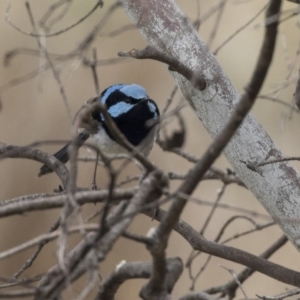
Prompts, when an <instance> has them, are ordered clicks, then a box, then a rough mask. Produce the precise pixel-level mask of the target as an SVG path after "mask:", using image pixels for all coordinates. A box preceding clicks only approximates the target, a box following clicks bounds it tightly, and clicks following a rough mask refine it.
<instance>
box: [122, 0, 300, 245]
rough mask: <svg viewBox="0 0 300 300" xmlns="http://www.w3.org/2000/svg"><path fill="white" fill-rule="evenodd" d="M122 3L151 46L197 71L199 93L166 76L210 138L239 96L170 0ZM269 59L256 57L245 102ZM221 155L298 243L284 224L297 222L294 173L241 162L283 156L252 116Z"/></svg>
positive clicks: (298, 185)
mask: <svg viewBox="0 0 300 300" xmlns="http://www.w3.org/2000/svg"><path fill="white" fill-rule="evenodd" d="M280 3H281V1H270V6H269V9H268V11H269V13H268V15H270V14H274V12H275V11H276V10H278V9H279V8H280ZM123 7H124V8H125V10H126V12H127V13H128V15H129V16H130V18H131V19H132V21H133V23H134V24H135V25H136V26H137V27H138V28H139V30H140V31H141V33H142V34H143V35H144V37H145V39H146V40H147V42H148V43H149V44H150V45H151V46H153V47H155V48H156V49H158V50H159V51H162V52H164V53H166V54H167V55H169V56H171V57H175V58H177V59H178V60H179V61H180V62H182V63H184V64H185V65H187V67H189V68H190V69H192V70H195V69H197V70H199V71H200V72H201V73H202V74H203V76H204V78H205V79H206V83H207V87H206V89H205V90H204V91H202V92H200V91H199V90H196V89H193V88H192V86H191V84H190V83H189V82H188V81H187V80H186V79H185V78H184V77H182V76H181V75H179V74H178V73H175V72H174V73H173V74H172V75H173V76H174V77H175V80H176V82H177V84H178V85H179V87H180V88H181V91H182V93H183V94H184V96H185V97H186V99H187V100H188V101H189V102H190V103H191V105H192V107H193V108H194V109H195V112H196V114H197V115H198V117H199V119H201V121H202V123H203V125H204V126H205V127H206V129H207V130H208V132H209V133H210V135H211V136H212V137H213V138H215V137H216V136H218V134H219V133H220V132H221V130H222V128H224V125H225V124H226V123H227V121H228V119H229V117H230V116H231V115H232V112H233V110H234V109H235V107H236V104H237V102H238V99H240V96H239V95H238V93H237V91H236V90H235V88H234V87H233V85H232V84H231V82H230V81H229V79H228V77H227V76H226V74H225V73H224V71H223V70H222V69H221V67H220V65H219V64H218V62H217V61H216V59H215V57H214V56H213V54H212V53H211V52H209V50H208V48H207V47H206V45H205V43H204V42H203V41H202V40H201V38H200V37H199V35H198V33H197V32H196V31H195V30H194V28H193V26H192V25H191V24H189V23H188V22H187V19H186V17H185V15H184V14H183V13H182V12H181V11H180V10H179V8H178V7H177V6H176V4H175V2H174V1H173V0H165V1H159V0H153V1H143V2H141V1H138V0H124V1H123ZM276 20H277V19H275V22H274V23H272V24H268V27H267V29H266V31H267V32H270V33H271V35H272V36H270V37H266V39H265V42H264V45H267V47H270V48H269V49H268V50H267V49H265V50H264V49H263V51H262V52H261V56H260V57H261V58H265V56H266V54H267V55H269V54H270V49H271V48H273V46H274V42H275V36H274V34H275V33H276V27H277V21H276ZM268 39H269V40H268ZM191 45H192V47H191ZM270 59H271V56H270V57H268V58H266V60H265V61H261V60H259V63H258V66H259V68H261V70H262V71H259V72H256V75H257V78H255V80H252V81H251V83H252V84H250V85H249V87H248V91H249V94H248V93H246V95H247V96H248V97H249V103H251V101H252V99H253V97H255V95H256V94H257V91H258V90H259V88H260V87H261V85H262V83H263V80H262V77H264V76H265V75H266V73H267V67H268V64H269V63H270ZM233 67H234V66H233ZM256 75H255V76H256ZM250 106H251V105H250ZM200 139H201V137H200V136H199V140H200ZM224 153H225V155H226V157H227V158H228V160H229V162H230V163H231V164H232V165H233V167H234V169H235V171H236V173H237V175H238V176H239V178H240V179H241V180H242V181H243V182H244V183H245V185H246V186H247V187H248V188H249V189H250V190H251V191H252V192H253V194H254V195H255V196H256V197H257V199H258V200H259V201H260V202H261V204H262V205H263V206H264V207H265V208H266V209H267V211H268V212H269V213H270V214H271V216H272V217H273V219H274V220H275V221H276V222H277V223H278V224H279V225H280V226H281V228H282V230H283V231H284V232H285V234H286V235H287V236H288V238H289V239H290V240H291V241H292V242H293V243H294V245H295V246H296V247H297V248H298V247H300V239H299V236H300V228H299V226H298V224H297V222H287V219H293V220H297V219H299V216H300V202H299V198H300V177H299V175H298V173H297V172H296V170H295V169H294V168H292V167H291V166H290V165H289V164H288V163H286V162H282V163H278V164H276V165H275V164H274V165H269V166H267V167H264V168H261V170H260V171H261V172H259V173H257V172H253V171H251V170H249V169H248V168H247V166H246V165H245V163H243V162H252V163H255V162H260V161H264V160H266V158H269V159H274V158H279V157H282V156H283V155H282V154H281V153H280V151H279V150H278V149H277V148H276V146H275V145H274V143H273V142H272V140H271V139H270V137H269V136H268V134H267V133H266V132H264V130H263V129H262V128H261V126H260V125H259V124H258V123H257V121H256V120H255V119H254V118H253V116H252V115H248V116H247V117H246V118H245V119H244V121H243V124H242V125H241V126H240V127H239V129H238V130H237V131H236V132H235V135H234V137H233V138H232V139H231V141H230V143H229V144H228V145H227V146H226V148H225V150H224ZM191 185H192V184H191Z"/></svg>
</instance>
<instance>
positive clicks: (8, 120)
mask: <svg viewBox="0 0 300 300" xmlns="http://www.w3.org/2000/svg"><path fill="white" fill-rule="evenodd" d="M176 2H177V4H178V5H179V6H180V8H181V9H182V10H183V12H184V13H185V14H186V15H187V17H188V18H189V19H190V20H191V21H194V20H196V19H197V18H198V17H199V16H200V18H201V17H203V16H205V15H207V12H209V11H211V9H212V8H213V7H215V6H216V5H219V4H220V3H221V2H223V3H226V4H225V6H224V9H223V10H222V13H219V10H217V11H216V13H214V14H212V15H211V17H210V18H208V19H205V21H203V22H201V25H200V29H199V33H200V35H201V37H202V38H203V39H204V40H205V41H207V42H209V46H210V48H211V49H212V50H213V51H215V50H216V49H217V48H218V47H219V46H220V45H221V44H222V43H223V41H225V40H226V39H227V38H228V37H229V36H230V35H232V34H233V33H234V32H236V31H237V30H238V29H239V28H240V27H241V26H243V25H244V24H245V23H246V22H248V21H249V20H250V19H252V18H253V17H254V16H255V15H256V14H258V12H259V11H260V10H261V9H262V8H263V7H264V6H265V5H266V4H267V1H262V0H260V1H257V0H256V1H255V0H253V1H238V0H228V1H226V2H225V1H219V0H218V1H206V0H200V1H196V0H193V1H192V0H181V1H176ZM54 3H55V1H43V4H41V2H40V1H38V0H35V1H30V4H31V8H32V12H33V15H34V17H35V18H36V20H37V21H38V20H40V19H41V18H42V16H43V15H44V14H45V12H46V11H47V10H48V9H49V7H50V5H52V4H54ZM95 3H96V1H95V0H86V1H78V0H76V1H73V2H72V5H71V7H70V9H69V11H68V12H67V14H66V16H65V17H64V18H63V19H61V20H60V21H59V22H58V23H56V24H55V25H54V26H53V27H52V30H51V32H56V31H58V30H61V29H63V28H65V27H67V26H69V25H70V24H73V23H75V22H76V21H77V20H79V19H80V18H81V17H83V16H84V15H86V14H87V13H88V12H89V11H90V10H91V9H92V7H93V6H94V5H95ZM113 3H114V1H104V7H103V8H102V9H97V10H96V11H95V12H94V13H93V14H92V15H91V16H90V17H89V18H87V19H86V20H85V21H84V22H82V23H81V24H80V25H78V26H76V27H75V28H73V29H72V30H69V31H67V32H66V33H64V34H61V35H58V36H54V37H49V38H47V39H42V43H43V44H44V45H45V46H46V47H47V50H48V52H49V53H50V54H53V55H54V54H55V55H62V54H67V53H70V52H71V51H73V50H74V49H76V48H77V47H78V46H79V45H80V43H81V42H82V40H83V39H84V37H86V36H87V34H88V33H89V32H91V30H92V29H93V28H94V26H95V25H96V24H97V23H98V22H99V20H100V18H101V17H103V16H104V14H105V13H106V12H107V10H108V9H109V8H110V6H111V5H112V4H113ZM9 6H10V11H9V19H10V20H11V22H12V23H14V24H15V25H16V26H18V27H20V28H21V29H22V30H23V31H25V32H32V27H31V25H30V21H29V17H28V14H27V11H26V8H25V5H24V2H23V1H9V0H2V1H1V2H0V16H2V17H0V40H1V42H0V57H1V58H2V61H3V63H2V64H1V67H0V93H1V102H2V108H1V110H0V142H3V143H6V144H13V145H28V144H31V143H33V142H37V141H45V140H68V139H69V138H70V132H71V121H70V118H69V117H68V112H67V109H66V106H65V104H64V101H63V99H62V95H61V93H60V90H59V86H58V84H57V82H56V80H55V79H54V76H53V72H52V71H51V70H49V69H45V64H46V61H45V58H44V57H43V54H42V53H39V48H38V44H37V39H36V38H34V37H32V36H29V35H25V34H22V33H20V32H19V31H17V30H16V29H14V28H13V27H12V26H11V25H10V24H8V22H6V21H5V14H6V12H7V9H8V7H9ZM296 8H297V5H296V4H292V3H288V2H287V1H284V5H283V10H284V11H285V14H283V16H289V15H290V14H291V12H292V11H293V10H295V9H296ZM263 19H264V12H263V13H261V14H260V15H259V16H258V17H257V18H256V19H255V20H254V21H253V22H252V23H251V24H250V25H249V26H248V27H247V28H245V29H244V30H243V31H242V32H240V33H239V34H237V35H236V36H235V37H234V38H233V39H232V40H231V41H230V42H229V43H227V44H226V45H225V46H224V47H223V48H221V49H220V50H219V51H218V53H217V59H218V60H219V62H220V64H221V65H222V66H223V68H224V69H225V71H226V73H227V74H228V77H229V78H230V79H231V81H232V82H233V84H234V85H235V86H236V88H237V89H238V90H239V92H241V93H242V92H243V88H244V87H245V86H246V85H247V83H248V81H249V78H250V76H251V74H252V71H253V69H254V66H255V62H256V59H257V55H258V53H259V50H260V46H261V41H262V36H263V32H264V28H263V23H262V22H263ZM216 20H219V22H220V24H219V27H218V28H217V31H216V34H215V37H214V38H213V39H212V32H213V31H214V28H215V26H216ZM299 21H300V19H299V16H297V15H296V16H294V17H292V18H289V19H288V20H286V21H285V22H283V23H282V24H281V26H280V35H279V38H278V43H277V49H276V54H275V57H274V61H273V65H272V68H271V70H270V72H269V75H268V78H267V82H266V83H265V85H264V88H263V91H262V94H264V95H267V94H268V95H271V96H273V97H277V98H278V99H281V100H283V101H284V102H285V103H287V104H289V105H292V99H293V93H294V91H295V82H296V79H297V75H298V71H299V43H300V40H299ZM129 24H130V20H129V18H128V17H127V15H126V14H125V12H124V11H123V10H122V8H118V9H116V10H115V11H114V13H113V14H112V15H111V16H110V19H109V21H108V22H107V23H106V25H105V26H104V27H103V28H102V30H101V31H100V32H99V34H98V35H97V37H96V38H95V40H94V43H93V48H96V49H97V57H98V59H99V60H104V59H115V58H117V57H118V56H117V53H118V52H119V51H129V50H131V49H132V48H137V49H142V48H143V47H145V46H146V42H145V41H144V40H143V38H142V36H141V35H140V34H139V32H138V31H137V30H136V29H130V30H126V31H124V32H122V33H121V34H117V35H115V34H114V35H111V33H113V32H115V31H116V30H119V29H122V28H123V29H124V28H125V29H126V26H127V25H129ZM20 48H23V49H32V50H35V52H32V53H31V52H27V53H19V54H18V55H16V56H14V57H13V58H12V59H11V60H10V61H9V63H8V64H5V63H4V62H5V57H6V54H7V53H8V52H10V51H12V50H14V49H20ZM297 52H298V53H297ZM84 55H85V57H87V58H92V49H91V48H90V49H88V50H87V51H86V52H85V53H84ZM55 67H56V68H57V70H58V72H59V76H60V78H61V82H62V84H63V86H64V89H65V93H66V96H67V99H68V102H69V105H70V110H71V115H72V117H74V115H75V113H76V112H77V110H78V109H79V108H80V107H81V106H82V104H83V103H84V102H85V101H86V100H87V99H89V98H90V97H93V96H95V85H94V81H93V77H92V72H91V69H90V68H88V67H86V66H84V65H83V64H82V60H81V59H80V58H79V57H73V58H69V59H68V60H65V61H61V62H59V61H56V62H55ZM97 71H98V76H99V83H100V89H101V90H103V89H104V88H106V87H107V86H109V85H111V84H114V83H138V84H141V85H142V86H144V87H145V88H146V89H147V91H148V94H149V96H150V97H151V98H152V99H154V100H155V101H156V102H157V103H158V106H159V108H160V110H162V109H163V108H164V106H165V105H166V102H167V99H168V98H169V97H170V94H171V91H172V90H173V88H174V80H173V78H172V76H171V75H170V74H169V72H168V70H167V67H166V66H165V65H163V64H161V63H158V62H154V61H147V60H143V61H138V60H133V59H122V60H120V61H117V62H116V63H110V64H106V65H103V66H99V67H98V68H97ZM32 72H35V74H33V73H32ZM28 74H33V75H34V76H33V75H32V76H31V75H28ZM30 76H31V77H32V78H31V77H30ZM29 78H30V79H29ZM16 79H17V81H16ZM23 79H24V80H23ZM12 82H14V83H13V84H12ZM20 82H21V83H20ZM16 83H18V84H16ZM19 83H20V84H19ZM283 86H285V88H284V89H283V88H282V87H283ZM277 90H278V91H277ZM274 91H275V92H276V91H277V92H276V93H275V92H274ZM272 92H273V93H272ZM270 93H272V94H270ZM181 101H183V99H182V95H181V94H180V91H179V92H178V93H177V94H176V97H175V99H174V104H173V106H172V107H173V108H174V107H175V106H176V105H178V103H180V102H181ZM253 114H254V115H255V116H256V118H257V119H258V120H259V122H260V123H261V124H262V126H263V128H264V129H265V130H266V131H267V132H268V134H269V135H270V136H271V138H272V139H273V140H274V142H275V143H276V144H277V146H278V147H279V148H280V149H281V150H282V152H283V153H284V154H285V155H286V156H299V154H298V153H299V149H300V139H299V138H297V137H298V136H299V124H300V120H299V114H298V113H297V112H294V111H293V110H292V109H291V108H290V107H288V106H284V105H282V104H279V103H277V102H273V101H270V100H266V99H258V101H257V103H256V104H255V107H254V109H253ZM182 115H183V117H184V120H185V122H186V127H187V136H186V143H185V145H184V150H186V151H187V152H189V153H190V154H193V155H196V156H201V154H202V153H203V152H204V151H205V150H206V148H207V147H208V145H209V144H210V142H211V138H210V136H209V135H208V134H207V132H206V131H205V129H204V128H203V127H202V124H201V122H200V121H199V120H198V119H197V117H196V116H195V114H194V112H193V111H192V109H191V108H190V107H188V106H186V107H185V108H184V109H183V110H182ZM176 128H178V123H177V122H176V120H175V121H174V122H171V123H170V124H169V125H168V127H167V130H168V132H169V133H171V132H172V130H174V129H176ZM40 148H41V149H43V150H45V151H47V152H50V153H53V152H55V151H56V150H58V148H59V145H57V144H56V145H49V144H47V145H43V146H41V147H40ZM80 156H81V157H92V156H93V153H91V152H88V151H87V150H84V149H82V150H81V152H80ZM150 159H151V161H152V162H153V163H155V164H156V165H158V166H159V167H160V168H162V169H163V170H165V171H166V172H170V171H174V172H178V173H185V172H187V171H188V170H189V169H190V168H191V167H192V165H191V164H190V163H188V162H187V161H185V160H184V159H182V158H180V157H178V156H176V155H174V154H170V153H166V152H163V151H162V150H161V149H160V148H159V147H158V146H155V148H154V151H153V152H152V154H151V156H150ZM293 164H294V165H295V166H296V168H299V167H300V165H299V164H297V163H294V162H293ZM40 166H41V165H40V164H39V163H37V162H34V161H29V160H19V159H14V160H13V159H6V160H2V161H1V165H0V199H1V200H7V199H11V198H14V197H19V196H22V195H29V194H35V193H45V192H47V193H48V192H49V193H50V192H52V191H53V190H54V189H55V188H57V187H58V185H59V183H60V182H59V179H58V178H57V176H56V175H55V174H51V175H47V176H44V177H42V178H37V174H38V171H39V168H40ZM216 166H217V167H219V168H221V169H222V170H224V171H226V168H230V165H229V164H228V162H227V161H226V159H225V158H224V157H220V158H219V159H218V161H217V163H216ZM137 172H138V169H137V168H136V167H135V166H130V167H127V168H126V170H125V171H124V174H122V176H121V178H126V176H132V175H134V174H135V173H137ZM92 177H93V164H91V163H80V164H79V176H78V181H77V182H78V186H81V187H90V186H91V183H92ZM107 183H108V180H107V173H106V171H105V170H104V169H103V168H99V170H98V176H97V184H98V186H99V187H101V188H105V187H107ZM178 184H179V182H178V181H172V183H171V187H172V189H173V188H175V187H176V186H178ZM221 187H222V183H221V182H218V181H205V182H202V183H201V184H200V186H199V187H198V188H197V191H196V192H195V193H194V194H193V196H194V197H195V198H198V199H201V200H206V201H210V202H213V201H215V199H216V197H217V194H218V191H219V189H220V188H221ZM221 201H222V203H224V204H230V205H233V206H237V207H241V208H245V209H249V210H252V211H255V212H258V213H261V214H266V212H265V211H264V209H263V208H262V207H261V205H260V204H259V202H258V201H257V200H256V199H255V197H254V196H253V195H252V194H251V193H250V192H249V191H247V190H246V189H244V188H242V187H238V186H236V185H230V186H228V187H227V188H226V191H225V194H224V196H223V197H222V200H221ZM99 208H100V204H97V205H96V207H95V205H86V206H85V207H84V209H83V215H84V216H85V217H86V218H87V217H88V216H89V215H91V214H92V212H94V211H95V209H99ZM210 210H211V207H209V206H204V205H199V204H195V203H189V204H188V205H187V207H186V209H185V211H184V214H183V215H182V219H184V220H185V221H187V222H189V223H190V224H191V225H192V226H193V227H194V228H196V229H200V228H201V227H202V225H203V223H204V221H205V219H206V217H207V215H208V213H209V211H210ZM59 214H60V212H59V210H51V211H39V212H34V213H30V214H26V215H22V216H13V217H9V218H3V219H0V240H1V243H0V251H4V250H7V249H9V248H10V247H13V246H17V245H19V244H21V243H23V242H25V241H27V240H29V239H31V238H34V237H36V236H37V235H39V234H43V233H45V232H47V231H48V230H49V228H50V227H51V226H52V224H53V223H54V222H55V221H56V220H57V218H58V217H59ZM234 214H242V213H237V212H235V211H232V210H230V209H222V208H218V209H217V211H216V213H215V214H214V216H213V218H212V220H211V223H210V225H209V226H208V228H207V230H206V232H205V237H206V238H208V239H211V240H212V239H214V238H215V237H216V236H217V234H218V232H219V230H220V228H221V226H222V225H223V224H224V223H225V221H226V220H227V219H228V218H229V217H231V216H232V215H234ZM268 221H270V219H268V218H257V222H258V223H259V224H264V223H266V222H268ZM76 222H77V220H74V223H76ZM155 225H156V222H155V221H151V219H149V218H147V217H145V216H142V215H141V216H139V217H138V218H137V219H136V220H135V221H134V223H133V224H132V226H131V230H132V232H135V233H139V234H146V233H147V232H148V230H149V229H150V228H151V227H153V226H155ZM249 228H252V227H251V226H250V225H249V223H248V222H246V221H245V220H240V221H236V222H234V223H233V224H232V225H231V226H229V227H228V229H227V230H226V233H225V236H224V238H225V237H230V236H232V235H233V234H235V233H240V232H242V231H245V230H247V229H249ZM281 235H282V232H281V231H280V229H278V228H277V227H276V226H273V227H270V228H268V229H265V230H264V231H261V232H256V233H254V234H251V235H247V236H245V237H242V238H240V239H237V240H234V241H232V242H231V243H229V245H232V246H234V247H238V248H240V249H243V250H246V251H248V252H251V253H253V254H256V255H259V254H260V253H261V252H263V251H264V250H265V249H266V248H267V247H268V246H269V245H270V244H271V243H273V242H274V241H275V240H276V239H278V238H279V237H280V236H281ZM79 240H80V237H76V236H74V237H71V238H70V241H69V247H70V249H71V248H72V247H73V246H74V245H75V244H76V243H77V242H78V241H79ZM56 250H57V244H56V242H52V243H49V244H48V245H47V246H46V247H45V248H44V250H43V251H42V253H41V254H40V256H39V257H38V259H37V260H36V261H35V262H34V264H33V266H32V267H31V268H30V269H29V270H27V271H26V272H25V273H24V274H23V277H24V278H26V277H30V276H34V275H38V274H42V273H43V272H45V271H46V270H47V269H48V268H50V267H51V266H52V265H53V264H55V263H56V262H57V258H56ZM33 251H34V250H33V249H30V250H28V251H25V252H22V254H20V255H16V256H13V257H11V258H10V259H6V260H3V261H0V270H1V271H0V278H2V277H6V278H9V277H10V276H12V275H13V274H14V273H15V272H17V271H18V270H19V268H20V267H21V266H22V264H23V263H24V262H25V260H26V259H27V258H28V257H29V256H30V255H31V254H32V253H33ZM190 251H191V248H190V246H189V244H187V243H186V242H185V241H184V240H183V239H182V238H181V237H180V236H179V235H178V234H177V233H173V234H172V236H171V240H170V244H169V247H168V256H180V257H181V258H182V259H183V260H184V262H185V261H186V259H187V257H188V256H189V254H190ZM206 257H207V256H206V255H201V256H199V257H198V258H197V260H195V262H194V264H193V268H192V269H193V272H194V273H196V272H197V271H198V270H199V269H200V268H201V266H202V264H203V262H204V261H205V259H206ZM297 257H299V253H298V252H297V250H296V249H294V247H293V246H292V245H291V244H289V243H288V244H287V245H285V246H284V247H283V248H282V249H280V250H279V251H278V252H277V253H276V254H275V255H274V256H272V258H271V260H272V261H274V262H277V263H279V264H281V265H284V266H286V267H289V268H293V269H295V270H297V271H300V267H299V266H298V265H297V264H295V259H296V261H297ZM150 259H151V258H150V256H149V254H148V252H147V251H146V250H145V248H144V246H143V245H140V244H136V243H134V242H131V241H128V240H124V239H120V240H119V242H118V243H117V244H116V245H115V247H114V249H113V250H112V251H111V253H110V255H109V256H108V258H107V260H106V261H105V262H104V263H103V264H101V265H100V274H101V277H102V278H104V277H105V276H106V275H107V274H108V273H109V272H111V271H112V270H113V269H114V268H115V266H116V264H118V263H119V262H120V261H121V260H127V261H133V260H148V261H149V260H150ZM221 266H224V267H226V268H230V269H233V270H234V271H235V272H239V271H240V270H242V269H243V267H242V266H240V265H237V264H234V263H232V262H229V261H225V260H221V259H218V258H213V259H212V260H211V262H210V264H209V266H208V268H207V269H206V271H205V272H204V273H203V274H202V276H201V277H199V279H198V280H197V282H196V285H195V289H196V290H202V289H205V288H208V287H212V286H215V285H220V284H225V283H226V282H227V281H229V280H231V279H232V277H231V275H230V274H229V272H228V271H226V270H225V269H223V268H221ZM3 283H4V282H3ZM85 283H86V278H83V279H81V280H80V281H79V282H78V283H77V284H76V285H74V287H73V288H74V290H73V292H74V295H76V294H77V293H80V291H81V290H82V288H83V287H84V285H85ZM144 283H145V281H143V280H134V281H128V282H126V283H125V284H124V285H123V286H122V287H121V289H120V290H119V292H118V295H117V299H137V298H138V292H139V290H140V287H141V285H142V284H144ZM190 286H191V281H190V279H189V276H188V272H187V270H185V271H184V274H183V275H182V277H181V278H180V280H179V282H178V283H177V285H176V286H175V291H174V295H175V296H178V297H179V296H181V295H183V294H184V293H186V292H187V291H188V290H189V288H190ZM243 286H244V289H245V292H246V293H247V296H248V297H249V298H254V297H256V296H255V295H256V294H258V295H275V294H278V293H281V292H284V291H285V289H286V288H290V287H287V286H285V285H284V284H281V283H279V282H277V281H275V280H272V279H270V278H268V277H266V276H264V275H262V274H255V275H254V276H252V277H251V278H250V279H249V280H248V281H247V282H246V283H245V284H244V285H243ZM0 292H1V291H0ZM240 297H243V295H242V294H241V293H240V292H239V294H238V298H240ZM28 299H30V298H28ZM64 299H69V296H68V295H67V294H66V295H65V298H64ZM91 299H92V297H91Z"/></svg>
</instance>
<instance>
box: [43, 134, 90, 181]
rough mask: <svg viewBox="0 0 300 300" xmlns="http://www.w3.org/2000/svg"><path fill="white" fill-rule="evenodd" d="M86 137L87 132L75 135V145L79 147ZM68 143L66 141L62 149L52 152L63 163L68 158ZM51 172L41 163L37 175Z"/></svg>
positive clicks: (87, 135) (87, 136)
mask: <svg viewBox="0 0 300 300" xmlns="http://www.w3.org/2000/svg"><path fill="white" fill-rule="evenodd" d="M88 138H89V134H86V133H80V134H79V135H78V136H77V139H76V143H78V144H77V145H78V146H79V147H81V146H82V145H83V144H84V142H85V141H86V140H87V139H88ZM69 145H70V143H68V144H67V145H66V146H64V147H63V148H62V149H60V150H59V151H57V152H56V153H54V154H53V156H55V157H56V158H57V159H58V160H60V161H61V162H62V163H64V164H65V163H66V162H67V161H68V160H69V153H68V148H69ZM52 172H53V170H52V169H51V168H49V167H48V166H46V165H43V166H42V167H41V168H40V172H39V174H38V177H41V176H43V175H45V174H48V173H52Z"/></svg>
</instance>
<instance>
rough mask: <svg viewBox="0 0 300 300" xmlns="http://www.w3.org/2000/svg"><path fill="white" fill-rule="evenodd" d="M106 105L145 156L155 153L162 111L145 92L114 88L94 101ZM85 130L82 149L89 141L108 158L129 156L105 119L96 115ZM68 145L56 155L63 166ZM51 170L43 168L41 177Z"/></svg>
mask: <svg viewBox="0 0 300 300" xmlns="http://www.w3.org/2000/svg"><path fill="white" fill-rule="evenodd" d="M100 98H101V102H102V104H104V105H105V107H106V109H107V112H108V113H109V114H110V116H111V118H112V119H113V121H114V122H115V124H116V125H117V127H118V129H119V130H120V132H121V133H123V135H124V136H125V137H126V139H127V140H128V141H129V142H130V143H131V144H132V145H133V146H135V147H136V148H137V151H139V152H141V153H142V154H143V155H144V156H148V155H149V154H150V151H151V150H152V147H153V144H154V141H155V138H156V135H157V127H158V126H157V124H158V121H159V110H158V107H157V105H156V103H155V102H154V101H153V100H151V99H150V98H149V96H148V95H147V92H146V90H145V89H144V88H143V87H142V86H140V85H137V84H115V85H112V86H110V87H108V88H107V89H106V90H104V91H103V92H102V93H101V97H97V98H94V99H92V102H94V101H100ZM82 127H83V128H84V130H83V131H82V132H81V133H80V134H79V135H78V137H77V143H78V144H79V146H81V145H83V143H84V142H85V141H86V140H87V139H88V138H91V139H92V143H94V144H95V146H96V147H98V148H99V150H100V151H102V152H104V153H105V154H107V155H118V154H124V153H128V152H127V151H126V150H125V149H124V148H123V147H122V146H121V145H119V144H118V143H116V142H115V141H114V138H113V136H112V135H111V133H110V132H109V128H108V127H107V124H106V122H105V119H104V117H103V115H102V114H101V113H100V112H98V111H96V112H91V113H90V115H89V116H87V117H85V118H84V120H82ZM68 146H69V144H67V145H66V146H65V147H64V148H62V149H61V150H59V151H58V152H56V153H55V154H54V156H55V157H56V158H57V159H59V160H60V161H61V162H63V163H66V162H67V161H68V160H69V155H68ZM51 172H52V170H51V169H50V168H49V167H47V166H46V165H43V166H42V167H41V169H40V172H39V174H38V176H42V175H44V174H47V173H51Z"/></svg>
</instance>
